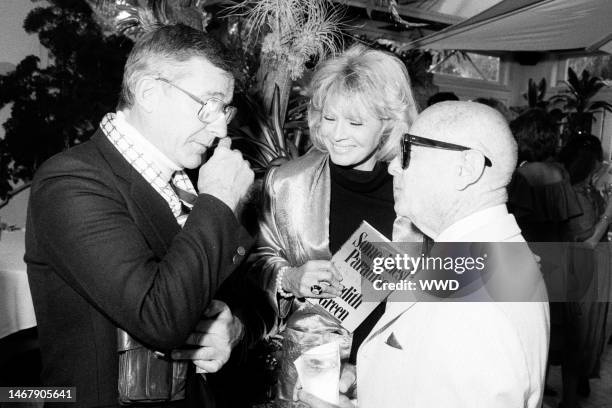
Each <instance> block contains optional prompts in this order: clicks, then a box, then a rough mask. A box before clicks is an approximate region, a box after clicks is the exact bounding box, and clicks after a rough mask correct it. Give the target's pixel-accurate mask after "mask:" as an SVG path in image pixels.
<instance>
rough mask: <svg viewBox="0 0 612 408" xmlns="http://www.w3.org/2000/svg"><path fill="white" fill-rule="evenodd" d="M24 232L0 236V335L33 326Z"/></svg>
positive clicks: (34, 317) (7, 233)
mask: <svg viewBox="0 0 612 408" xmlns="http://www.w3.org/2000/svg"><path fill="white" fill-rule="evenodd" d="M24 251H25V232H24V231H14V232H6V231H4V232H2V237H1V238H0V338H2V337H5V336H8V335H9V334H12V333H15V332H17V331H19V330H23V329H28V328H30V327H34V326H36V316H35V315H34V306H33V305H32V295H31V294H30V285H29V284H28V276H27V274H26V265H25V262H24V261H23V254H24Z"/></svg>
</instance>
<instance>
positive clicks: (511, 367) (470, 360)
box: [357, 206, 550, 408]
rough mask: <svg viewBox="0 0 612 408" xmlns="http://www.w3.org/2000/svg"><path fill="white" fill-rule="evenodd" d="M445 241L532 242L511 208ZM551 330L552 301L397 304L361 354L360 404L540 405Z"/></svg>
mask: <svg viewBox="0 0 612 408" xmlns="http://www.w3.org/2000/svg"><path fill="white" fill-rule="evenodd" d="M440 241H446V242H512V241H514V242H516V241H518V242H525V241H524V239H523V237H522V236H521V234H520V229H519V227H518V225H517V224H516V221H515V219H514V217H513V216H512V215H510V214H508V212H507V210H506V207H505V206H497V207H493V208H489V209H486V210H483V211H479V212H478V213H476V214H473V215H471V216H469V217H467V218H466V219H463V220H461V221H459V222H458V223H456V224H454V225H453V226H451V227H450V228H449V229H447V230H446V231H444V232H443V233H442V234H440V236H439V237H438V242H440ZM534 262H535V261H534ZM535 270H536V271H537V266H536V267H535ZM542 290H545V289H543V288H542ZM543 297H544V298H545V295H544V296H543ZM539 299H541V297H540V298H539ZM549 332H550V319H549V310H548V303H547V302H521V303H519V302H514V303H502V302H480V303H477V302H473V303H471V302H461V303H459V302H456V303H441V302H418V303H414V302H413V303H405V302H403V303H402V302H389V303H388V304H387V310H386V312H385V314H384V315H383V317H382V318H381V320H380V321H379V322H378V324H377V325H376V327H375V328H374V329H373V330H372V333H371V334H370V336H369V337H368V339H366V341H365V342H364V343H363V344H362V345H361V347H360V350H359V353H358V358H357V393H358V396H357V398H358V403H359V408H374V407H385V408H394V407H406V408H409V407H414V408H451V407H454V408H479V407H482V408H501V407H504V408H519V407H525V408H539V407H540V404H541V401H542V394H543V389H544V374H545V370H546V359H547V354H548V341H549ZM390 344H391V345H390Z"/></svg>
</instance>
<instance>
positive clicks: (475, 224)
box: [436, 204, 522, 242]
mask: <svg viewBox="0 0 612 408" xmlns="http://www.w3.org/2000/svg"><path fill="white" fill-rule="evenodd" d="M485 231H487V232H488V233H486V234H483V232H485ZM520 232H521V230H520V229H519V227H518V225H517V224H516V220H515V219H514V217H513V216H512V215H511V214H509V213H508V209H507V208H506V205H505V204H500V205H496V206H494V207H489V208H485V209H484V210H480V211H477V212H475V213H473V214H470V215H468V216H467V217H465V218H463V219H461V220H459V221H457V222H455V223H454V224H452V225H451V226H449V227H448V228H446V229H445V230H444V231H442V232H441V233H440V235H438V237H437V239H436V241H437V242H464V241H470V240H474V242H478V241H480V240H481V239H485V235H487V236H488V238H489V239H488V240H490V241H494V240H507V239H509V238H511V237H516V236H517V235H519V236H520ZM517 238H518V237H517ZM520 239H522V237H521V238H520Z"/></svg>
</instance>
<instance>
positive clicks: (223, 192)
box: [25, 25, 253, 407]
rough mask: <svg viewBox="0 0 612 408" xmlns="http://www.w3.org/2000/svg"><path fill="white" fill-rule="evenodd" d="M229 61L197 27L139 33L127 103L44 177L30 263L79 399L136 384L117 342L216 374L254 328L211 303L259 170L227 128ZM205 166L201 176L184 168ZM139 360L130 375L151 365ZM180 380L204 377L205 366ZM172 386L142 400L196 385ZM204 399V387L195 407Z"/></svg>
mask: <svg viewBox="0 0 612 408" xmlns="http://www.w3.org/2000/svg"><path fill="white" fill-rule="evenodd" d="M230 67H231V62H230V60H229V59H228V58H227V56H226V55H225V52H224V51H223V50H222V48H221V46H220V45H219V44H218V43H216V42H215V41H214V40H212V39H210V38H209V37H208V36H207V35H206V34H204V33H202V32H201V31H198V30H195V29H192V28H189V27H186V26H181V25H176V26H165V27H161V28H158V29H156V30H154V31H152V32H149V33H147V34H145V35H143V36H142V38H140V39H139V40H138V41H137V42H136V44H135V45H134V48H133V49H132V51H131V53H130V55H129V57H128V60H127V62H126V65H125V70H124V77H123V86H122V90H121V96H120V103H119V107H118V110H117V112H116V113H109V114H107V115H106V116H105V117H104V118H103V119H102V121H101V123H100V126H99V128H98V129H97V131H96V132H95V134H94V135H93V136H92V138H91V139H90V140H89V141H87V142H85V143H83V144H81V145H79V146H77V147H74V148H72V149H69V150H68V151H66V152H64V153H61V154H59V155H57V156H55V157H53V158H51V159H50V160H48V161H47V162H46V163H45V164H43V165H42V166H41V168H40V169H39V171H38V172H37V174H36V176H35V179H34V182H33V185H32V190H31V197H30V208H29V217H28V225H27V243H26V257H25V259H26V262H27V264H28V276H29V280H30V287H31V290H32V297H33V301H34V307H35V311H36V317H37V321H38V333H39V336H40V346H41V352H42V360H43V372H42V381H43V384H44V385H49V386H69V387H76V392H77V394H76V396H77V397H76V398H77V402H76V403H73V404H71V406H97V407H100V406H117V405H118V398H119V395H120V394H119V393H118V389H119V388H121V387H124V388H126V387H130V386H134V384H131V383H130V381H136V380H135V378H132V377H130V376H129V375H128V376H127V382H126V383H123V384H121V383H118V381H119V371H120V370H123V371H126V370H127V371H126V372H130V371H129V370H131V369H132V368H134V367H127V366H121V367H120V366H119V361H120V360H119V357H118V355H119V353H118V351H121V352H122V353H123V352H127V351H131V350H132V349H136V348H141V346H144V347H145V348H146V349H149V350H150V351H151V353H154V358H159V362H160V364H161V361H162V360H164V361H169V360H170V359H173V360H174V361H180V360H189V361H193V362H194V363H195V366H197V368H198V370H199V371H200V372H204V373H211V372H216V371H218V370H219V369H220V368H221V366H222V365H223V364H224V363H225V362H226V361H227V360H228V358H229V355H230V353H231V350H232V348H233V347H234V346H235V345H236V344H237V343H238V342H239V341H240V340H241V338H243V337H244V335H245V324H246V322H244V321H243V320H244V316H246V314H245V315H241V317H240V318H239V317H237V316H236V315H235V314H234V313H238V312H237V311H234V310H230V309H229V307H228V305H227V304H225V303H223V302H221V301H219V300H215V299H213V297H214V296H215V294H216V292H217V289H218V288H219V287H220V286H221V284H222V283H223V282H224V281H225V280H226V278H228V276H229V275H230V274H231V273H232V272H233V271H234V270H235V269H236V267H237V266H238V265H239V264H240V263H241V261H242V260H243V259H244V257H245V255H246V252H247V250H248V248H249V246H250V245H251V238H250V237H249V235H248V234H247V232H246V231H245V230H244V229H243V228H242V227H241V226H240V224H239V222H238V221H237V218H236V215H235V212H236V209H237V207H238V204H239V202H240V201H241V200H242V199H243V197H244V196H245V194H246V192H247V189H248V188H249V186H250V185H251V184H252V182H253V172H252V171H251V169H250V167H249V165H248V163H247V162H246V161H245V160H244V159H243V158H242V155H241V154H240V153H239V152H237V151H235V150H231V149H230V141H229V139H228V138H227V125H228V123H229V122H230V121H231V120H232V117H233V115H234V113H235V108H233V107H232V106H230V103H231V100H232V94H233V87H234V80H233V77H232V74H231V73H230ZM215 140H220V142H219V143H218V146H217V147H216V148H215V151H214V154H212V156H211V158H210V159H209V160H208V161H207V162H206V163H204V164H203V165H202V161H203V155H204V153H205V152H206V151H207V150H208V149H209V148H211V146H212V145H213V142H214V141H215ZM200 165H202V166H201V167H200V170H199V177H198V180H197V186H194V185H193V184H192V183H191V181H190V179H189V178H188V177H187V176H186V175H185V173H184V171H183V170H184V169H195V168H197V167H199V166H200ZM118 340H121V342H120V344H119V345H118ZM186 345H188V346H187V347H186ZM122 347H123V348H122ZM131 362H132V363H134V361H131ZM145 363H146V364H150V365H156V360H154V359H153V360H146V361H145ZM177 367H178V366H177ZM181 367H183V368H184V367H187V368H186V370H187V372H188V373H189V374H190V373H192V372H194V371H195V367H194V366H193V365H191V364H185V365H183V366H181ZM140 368H142V371H141V372H134V373H133V374H134V375H143V373H144V374H146V371H145V370H147V369H148V367H146V366H145V367H140ZM140 368H138V367H137V369H140ZM175 374H177V373H176V372H175V373H174V374H173V373H172V372H170V376H173V375H175ZM178 375H179V376H180V375H183V374H180V373H179V374H178ZM143 378H144V377H143ZM160 378H161V377H158V376H157V374H156V373H155V372H154V371H152V372H151V375H150V376H148V377H146V378H144V380H143V381H144V382H146V384H144V385H143V386H144V387H145V388H146V391H147V392H148V391H151V392H155V391H157V390H158V388H156V387H162V388H163V387H166V388H167V387H168V386H169V384H168V383H160V384H158V385H156V383H155V381H163V380H160ZM180 378H182V380H186V381H187V383H188V384H192V385H193V384H195V386H194V389H200V390H201V389H202V387H205V383H204V381H205V379H204V378H203V377H202V376H195V375H187V377H186V378H183V377H180ZM175 380H176V378H175ZM182 380H181V381H182ZM172 384H173V385H174V382H172ZM141 391H142V390H141ZM174 391H176V390H173V394H172V395H168V396H167V397H160V396H153V397H151V401H141V400H138V399H137V398H140V397H137V398H136V397H135V399H137V400H135V401H134V402H148V403H149V404H150V403H151V402H154V401H155V400H156V399H157V403H158V405H163V406H182V405H184V404H185V399H184V397H185V393H186V392H187V393H189V389H187V390H186V391H185V390H182V389H181V390H179V391H178V392H176V393H174ZM124 397H126V398H131V397H130V396H129V395H128V396H124ZM145 399H146V398H145ZM207 399H209V396H208V395H207V394H206V392H205V391H204V392H203V393H202V395H198V399H197V400H196V401H195V405H198V406H206V403H205V401H206V400H207ZM123 402H125V401H123ZM153 406H155V404H153Z"/></svg>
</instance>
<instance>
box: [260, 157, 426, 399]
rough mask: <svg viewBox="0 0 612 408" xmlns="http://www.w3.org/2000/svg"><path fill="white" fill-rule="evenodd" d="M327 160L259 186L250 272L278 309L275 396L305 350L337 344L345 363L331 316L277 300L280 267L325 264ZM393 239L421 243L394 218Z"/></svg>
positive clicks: (274, 175) (287, 167)
mask: <svg viewBox="0 0 612 408" xmlns="http://www.w3.org/2000/svg"><path fill="white" fill-rule="evenodd" d="M330 184H331V181H330V171H329V155H327V154H325V153H321V152H319V151H316V150H313V151H311V152H309V153H307V154H306V155H304V156H302V157H300V158H298V159H296V160H293V161H290V162H288V163H286V164H284V165H282V166H280V167H275V168H272V169H271V170H270V172H269V173H268V175H267V177H266V179H265V182H264V197H263V215H262V219H261V222H260V235H259V240H258V244H257V246H258V248H257V250H256V251H255V255H254V257H255V263H254V268H255V271H256V273H257V274H258V275H257V279H258V282H259V284H260V285H261V286H262V288H264V289H265V290H266V292H267V293H268V295H269V296H270V298H271V300H272V301H273V303H274V304H276V305H277V307H278V325H277V330H278V331H280V332H282V335H283V358H282V360H283V361H280V371H281V373H280V378H281V381H280V384H279V397H280V398H281V399H289V400H290V399H291V397H292V392H293V386H294V384H295V380H296V375H297V373H296V372H295V368H294V367H293V360H295V358H297V357H298V356H299V354H300V353H301V352H303V351H304V350H305V349H308V348H310V347H313V346H315V345H319V344H323V343H327V342H329V341H333V340H339V341H340V344H341V357H342V358H347V357H348V355H349V353H350V348H351V336H350V334H349V333H348V332H347V331H346V330H345V329H343V328H342V327H341V326H340V325H339V324H338V322H337V321H336V320H335V319H334V318H333V317H331V316H329V315H326V314H324V313H322V312H320V311H319V310H318V309H316V308H315V306H313V305H311V304H310V303H308V302H306V301H305V300H304V299H295V298H290V299H285V298H282V297H279V296H277V292H276V274H277V272H278V270H279V269H280V268H281V267H283V266H293V267H299V266H301V265H303V264H305V263H306V262H307V261H309V260H329V259H331V257H332V254H331V253H330V251H329V208H330ZM393 240H394V241H403V242H421V241H422V240H423V236H422V234H421V233H420V232H419V231H418V230H417V229H416V228H415V227H414V226H413V225H412V223H411V222H410V221H409V220H408V219H406V218H397V219H396V220H395V223H394V225H393Z"/></svg>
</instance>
